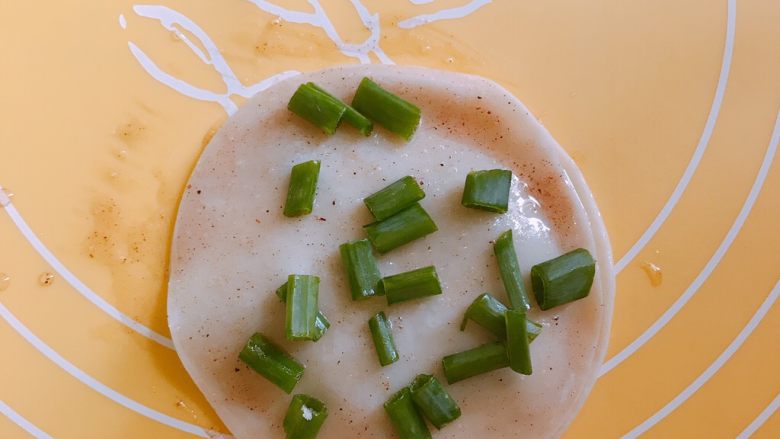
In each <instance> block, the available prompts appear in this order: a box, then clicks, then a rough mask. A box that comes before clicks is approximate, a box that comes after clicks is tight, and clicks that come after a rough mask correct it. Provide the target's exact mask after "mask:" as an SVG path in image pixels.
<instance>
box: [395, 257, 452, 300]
mask: <svg viewBox="0 0 780 439" xmlns="http://www.w3.org/2000/svg"><path fill="white" fill-rule="evenodd" d="M382 285H383V287H384V290H385V297H386V298H387V304H388V305H392V304H394V303H398V302H403V301H406V300H411V299H418V298H420V297H427V296H435V295H437V294H441V283H439V275H437V274H436V268H435V267H434V266H432V265H431V266H428V267H423V268H418V269H416V270H412V271H407V272H405V273H399V274H394V275H392V276H387V277H385V278H382Z"/></svg>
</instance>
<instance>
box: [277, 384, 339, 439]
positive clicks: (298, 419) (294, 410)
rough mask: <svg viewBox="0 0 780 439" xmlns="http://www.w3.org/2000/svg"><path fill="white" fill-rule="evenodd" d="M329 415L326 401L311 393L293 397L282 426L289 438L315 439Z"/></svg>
mask: <svg viewBox="0 0 780 439" xmlns="http://www.w3.org/2000/svg"><path fill="white" fill-rule="evenodd" d="M327 417H328V407H327V406H325V403H323V402H322V401H320V400H319V399H317V398H313V397H311V396H309V395H303V394H298V395H294V396H293V397H292V401H290V405H289V407H287V414H286V415H284V422H283V423H282V426H283V428H284V433H285V435H286V438H287V439H314V438H316V437H317V433H319V431H320V428H321V427H322V424H323V423H324V422H325V419H326V418H327Z"/></svg>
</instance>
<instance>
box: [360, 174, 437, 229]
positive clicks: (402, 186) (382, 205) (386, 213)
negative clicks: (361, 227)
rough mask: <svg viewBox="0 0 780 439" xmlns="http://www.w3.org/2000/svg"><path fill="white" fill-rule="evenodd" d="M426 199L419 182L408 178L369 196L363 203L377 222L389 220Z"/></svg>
mask: <svg viewBox="0 0 780 439" xmlns="http://www.w3.org/2000/svg"><path fill="white" fill-rule="evenodd" d="M423 198H425V192H423V190H422V188H421V187H420V185H419V184H417V180H415V179H414V178H412V177H410V176H408V175H407V176H406V177H404V178H402V179H400V180H398V181H396V182H394V183H391V184H390V185H388V186H386V187H385V188H383V189H381V190H379V191H377V192H375V193H373V194H371V195H369V196H367V197H366V198H364V199H363V202H364V203H365V204H366V207H368V210H369V211H370V212H371V214H372V215H374V218H375V219H376V220H377V221H382V220H383V219H386V218H389V217H391V216H393V215H395V214H396V213H398V212H400V211H402V210H404V209H406V208H407V207H409V206H411V205H412V204H414V203H416V202H418V201H420V200H422V199H423Z"/></svg>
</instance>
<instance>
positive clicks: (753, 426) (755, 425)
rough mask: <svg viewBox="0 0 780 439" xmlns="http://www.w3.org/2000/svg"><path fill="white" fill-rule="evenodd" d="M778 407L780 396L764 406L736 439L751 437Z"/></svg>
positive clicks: (779, 405)
mask: <svg viewBox="0 0 780 439" xmlns="http://www.w3.org/2000/svg"><path fill="white" fill-rule="evenodd" d="M778 407H780V394H779V395H777V396H775V399H773V400H772V402H770V403H769V405H768V406H766V408H765V409H764V410H763V411H761V413H759V414H758V416H756V419H753V422H751V423H750V425H748V426H747V427H745V429H744V430H742V433H740V434H739V436H737V438H736V439H748V438H749V437H750V436H753V433H755V432H756V430H758V429H759V428H761V426H762V425H764V422H766V421H767V420H768V419H769V418H771V417H772V415H773V414H774V413H775V412H776V411H777V409H778Z"/></svg>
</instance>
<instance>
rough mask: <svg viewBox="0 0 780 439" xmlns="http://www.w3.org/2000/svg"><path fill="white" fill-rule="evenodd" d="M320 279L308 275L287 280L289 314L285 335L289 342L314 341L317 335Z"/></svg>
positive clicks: (293, 275) (297, 275) (296, 275)
mask: <svg viewBox="0 0 780 439" xmlns="http://www.w3.org/2000/svg"><path fill="white" fill-rule="evenodd" d="M319 290H320V278H319V277H317V276H311V275H306V274H291V275H290V276H289V277H288V278H287V302H286V304H287V313H286V316H285V321H284V335H285V337H287V339H288V340H314V338H315V336H316V335H317V325H316V322H317V314H318V313H319V309H318V303H317V302H318V300H319Z"/></svg>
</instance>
